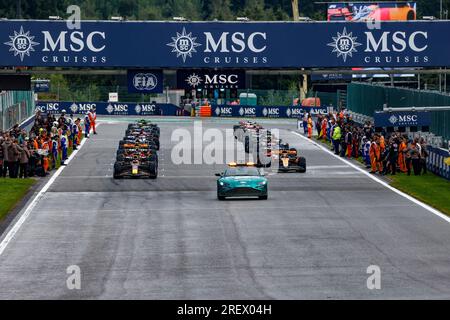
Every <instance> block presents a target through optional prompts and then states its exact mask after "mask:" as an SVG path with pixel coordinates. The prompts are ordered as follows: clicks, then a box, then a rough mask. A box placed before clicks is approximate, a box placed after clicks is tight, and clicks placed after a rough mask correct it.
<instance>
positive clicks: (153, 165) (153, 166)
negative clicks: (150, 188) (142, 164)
mask: <svg viewBox="0 0 450 320" xmlns="http://www.w3.org/2000/svg"><path fill="white" fill-rule="evenodd" d="M149 173H150V179H156V178H157V177H158V162H157V161H154V162H150V165H149Z"/></svg>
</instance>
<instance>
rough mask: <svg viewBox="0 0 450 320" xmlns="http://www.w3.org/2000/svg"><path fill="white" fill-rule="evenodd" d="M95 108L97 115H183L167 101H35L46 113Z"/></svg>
mask: <svg viewBox="0 0 450 320" xmlns="http://www.w3.org/2000/svg"><path fill="white" fill-rule="evenodd" d="M91 108H95V109H96V112H97V114H98V115H121V116H179V115H185V114H184V112H183V110H182V109H180V108H178V107H177V106H176V105H173V104H168V103H135V102H69V101H45V102H37V103H36V107H35V109H36V110H39V111H41V112H43V113H47V114H60V113H61V111H62V110H65V111H66V113H67V114H85V113H86V112H88V111H89V110H90V109H91Z"/></svg>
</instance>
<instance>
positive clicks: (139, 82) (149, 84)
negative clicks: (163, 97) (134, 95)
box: [133, 73, 158, 91]
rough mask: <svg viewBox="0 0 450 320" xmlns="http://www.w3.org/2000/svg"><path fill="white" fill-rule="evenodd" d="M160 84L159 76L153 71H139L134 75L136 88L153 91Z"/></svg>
mask: <svg viewBox="0 0 450 320" xmlns="http://www.w3.org/2000/svg"><path fill="white" fill-rule="evenodd" d="M157 85H158V78H157V77H156V76H155V75H154V74H153V73H138V74H136V75H135V76H134V77H133V86H134V87H135V88H136V90H141V91H142V90H146V91H151V90H153V89H155V88H156V86H157Z"/></svg>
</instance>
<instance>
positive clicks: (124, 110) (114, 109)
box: [106, 104, 128, 114]
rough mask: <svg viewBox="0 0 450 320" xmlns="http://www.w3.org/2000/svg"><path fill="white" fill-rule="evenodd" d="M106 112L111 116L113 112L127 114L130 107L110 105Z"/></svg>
mask: <svg viewBox="0 0 450 320" xmlns="http://www.w3.org/2000/svg"><path fill="white" fill-rule="evenodd" d="M106 111H107V112H108V113H109V114H112V113H113V112H122V113H127V112H128V105H127V104H108V106H107V107H106Z"/></svg>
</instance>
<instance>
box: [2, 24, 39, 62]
mask: <svg viewBox="0 0 450 320" xmlns="http://www.w3.org/2000/svg"><path fill="white" fill-rule="evenodd" d="M9 39H10V41H8V42H5V43H4V44H6V45H7V46H10V48H9V51H11V52H14V56H19V57H20V61H23V58H24V57H25V56H30V52H31V51H35V50H34V48H33V47H34V46H37V45H38V44H39V42H35V41H34V36H31V35H30V31H27V32H24V30H23V26H21V27H20V31H19V32H17V31H14V35H12V36H9Z"/></svg>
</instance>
